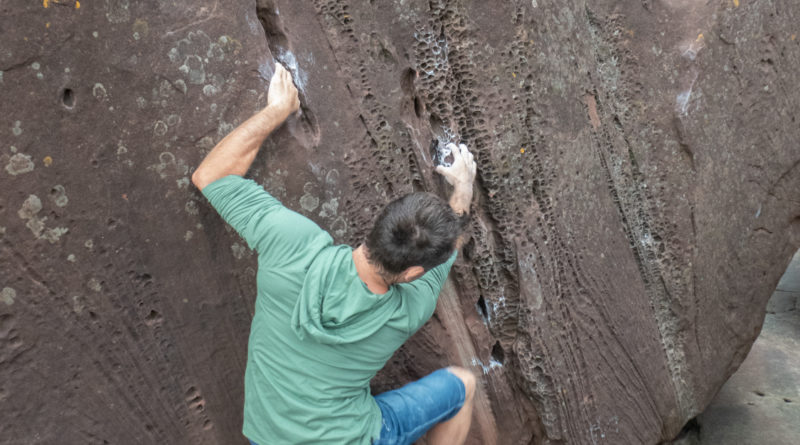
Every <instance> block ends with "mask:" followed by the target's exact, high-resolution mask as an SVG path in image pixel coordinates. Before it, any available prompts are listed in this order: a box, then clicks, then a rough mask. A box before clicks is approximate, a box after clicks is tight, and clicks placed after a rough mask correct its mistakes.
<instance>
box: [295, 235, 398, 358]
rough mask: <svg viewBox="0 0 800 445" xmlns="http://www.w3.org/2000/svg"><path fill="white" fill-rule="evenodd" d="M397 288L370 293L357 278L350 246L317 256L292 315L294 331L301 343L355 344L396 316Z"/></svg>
mask: <svg viewBox="0 0 800 445" xmlns="http://www.w3.org/2000/svg"><path fill="white" fill-rule="evenodd" d="M393 297H394V287H390V288H389V291H388V292H387V293H385V294H382V295H379V294H374V293H372V292H370V290H369V289H368V288H367V286H366V285H365V284H364V282H362V281H361V279H360V278H359V277H358V273H357V272H356V268H355V264H353V250H352V249H351V248H350V247H349V246H332V247H329V248H327V249H324V250H323V251H321V252H320V253H319V255H317V257H316V258H315V259H314V261H313V262H312V263H311V266H310V267H309V270H308V273H306V276H305V280H304V282H303V287H302V289H301V290H300V295H299V296H298V298H297V303H296V304H295V306H294V310H293V311H292V321H291V323H292V329H293V330H294V332H295V333H296V334H297V336H298V337H299V338H300V339H301V340H305V339H306V338H308V337H311V338H313V339H314V340H316V341H318V342H320V343H325V344H344V343H354V342H357V341H360V340H363V339H365V338H367V337H369V336H371V335H373V334H374V333H375V332H377V331H378V330H379V329H380V328H381V327H383V326H384V325H385V324H386V323H387V322H388V321H389V319H391V318H392V316H393V315H394V313H395V310H396V309H397V304H398V302H397V301H396V298H393Z"/></svg>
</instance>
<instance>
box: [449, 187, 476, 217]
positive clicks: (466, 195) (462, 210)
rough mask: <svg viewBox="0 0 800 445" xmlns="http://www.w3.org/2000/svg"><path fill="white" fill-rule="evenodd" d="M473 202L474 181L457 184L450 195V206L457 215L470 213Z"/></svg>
mask: <svg viewBox="0 0 800 445" xmlns="http://www.w3.org/2000/svg"><path fill="white" fill-rule="evenodd" d="M471 204H472V183H471V182H470V183H468V184H467V183H462V184H456V185H455V187H454V188H453V194H452V195H450V208H451V209H453V212H455V214H456V215H459V216H461V215H469V208H470V205H471Z"/></svg>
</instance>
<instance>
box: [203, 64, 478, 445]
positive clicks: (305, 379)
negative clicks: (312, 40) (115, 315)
mask: <svg viewBox="0 0 800 445" xmlns="http://www.w3.org/2000/svg"><path fill="white" fill-rule="evenodd" d="M299 106H300V100H299V97H298V92H297V88H296V87H295V85H294V83H293V81H292V77H291V74H290V73H289V72H288V71H287V70H286V69H285V68H284V67H283V66H281V65H280V64H276V68H275V74H274V75H273V76H272V79H271V80H270V85H269V90H268V92H267V106H266V108H264V109H262V110H261V111H259V112H258V113H256V114H255V115H254V116H252V117H251V118H249V119H248V120H247V121H245V122H244V123H243V124H241V125H240V126H239V127H237V128H236V129H235V130H233V131H232V132H231V133H230V134H228V135H227V136H226V137H225V138H223V139H222V140H221V141H220V142H219V143H218V144H217V145H216V146H215V147H214V149H213V150H212V151H211V152H210V153H209V154H208V156H206V158H205V159H204V160H203V162H202V163H201V164H200V165H199V166H198V167H197V170H196V171H195V172H194V174H193V175H192V182H193V183H194V184H195V185H196V186H197V188H198V189H200V190H201V191H202V193H203V195H205V196H206V198H207V199H208V200H209V202H210V203H211V205H212V206H213V207H214V208H215V209H216V210H217V211H218V212H219V214H220V215H221V216H222V218H223V219H224V220H225V221H226V222H228V224H230V225H231V226H232V227H233V228H234V229H235V230H236V231H237V232H238V233H239V234H240V235H241V236H242V237H243V238H244V239H245V240H246V241H247V243H248V245H249V246H250V247H251V248H252V249H254V250H255V251H256V252H257V253H258V275H257V281H258V283H257V287H258V296H257V299H256V308H255V315H254V317H253V322H252V325H251V328H250V339H249V342H248V346H247V368H246V371H245V377H244V388H245V391H244V392H245V400H244V426H243V434H244V435H245V437H247V438H248V439H249V440H250V442H251V444H258V445H271V444H321V443H325V444H410V443H413V442H414V441H416V440H417V439H418V438H420V437H421V436H422V435H423V434H425V433H426V432H428V436H427V440H428V443H429V444H431V445H436V444H447V445H452V444H461V443H463V442H464V440H465V439H466V436H467V433H468V431H469V427H470V421H471V417H472V404H473V401H472V400H473V396H474V392H475V377H474V376H473V374H472V373H471V372H470V371H468V370H466V369H464V368H459V367H449V368H444V369H440V370H438V371H434V372H433V373H431V374H429V375H428V376H426V377H423V378H421V379H420V380H417V381H414V382H411V383H409V384H407V385H405V386H403V387H402V388H399V389H396V390H392V391H388V392H385V393H383V394H379V395H377V396H374V397H373V396H372V395H371V394H370V388H369V382H370V379H372V377H374V376H375V374H376V373H377V372H378V371H379V370H380V369H381V368H382V367H383V366H384V364H385V363H386V362H387V361H388V360H389V358H391V356H392V355H393V353H394V352H395V350H397V348H399V347H400V346H401V345H402V344H403V343H404V342H405V341H406V340H407V339H408V338H409V337H410V336H411V335H412V334H414V332H416V331H417V330H418V329H419V328H420V327H422V325H423V324H424V323H425V322H426V321H427V320H428V318H430V317H431V315H432V314H433V311H434V309H435V306H436V301H437V299H438V295H439V291H440V289H441V287H442V285H443V284H444V281H445V279H446V278H447V275H448V273H449V271H450V267H451V266H452V264H453V262H454V261H455V259H456V255H457V252H458V247H459V246H460V240H461V236H460V235H461V231H462V227H463V222H464V220H465V219H466V218H467V214H468V212H469V208H470V203H471V201H472V187H473V181H474V179H475V169H476V165H475V162H474V160H473V156H472V154H471V153H470V152H469V150H468V149H467V147H465V146H464V145H461V146H459V147H457V146H455V145H451V146H450V148H451V149H452V150H453V158H454V160H453V162H452V164H451V165H450V166H438V167H437V168H436V171H437V172H438V173H440V174H441V175H442V176H444V178H445V179H446V180H447V181H448V182H449V183H450V184H451V185H452V186H453V193H452V195H451V197H450V200H449V203H446V202H445V201H444V200H442V199H441V198H439V197H437V196H436V195H433V194H431V193H413V194H410V195H407V196H404V197H402V198H399V199H397V200H395V201H392V202H391V203H389V204H388V205H387V206H386V208H385V209H384V210H383V211H382V212H381V213H380V215H379V216H378V218H377V220H376V222H375V225H374V227H373V228H372V230H371V232H370V233H369V236H368V237H367V239H366V241H365V242H364V243H363V244H361V245H360V246H359V247H358V248H356V249H352V248H351V247H350V246H347V245H334V244H333V239H332V238H331V236H330V235H329V234H328V233H327V232H325V231H324V230H322V229H321V228H320V227H318V226H317V225H316V224H315V223H313V222H312V221H311V220H309V219H308V218H306V217H304V216H301V215H300V214H298V213H295V212H293V211H291V210H289V209H287V208H286V207H284V206H283V205H281V203H280V202H279V201H278V200H277V199H275V198H274V197H272V196H271V195H270V194H269V193H267V192H266V191H265V190H264V188H263V187H261V186H259V185H258V184H256V183H255V182H254V181H252V180H249V179H244V178H243V176H244V175H245V173H247V171H248V169H249V168H250V165H251V164H252V163H253V160H254V159H255V157H256V153H257V152H258V150H259V148H260V146H261V144H262V142H263V141H264V139H266V137H267V136H268V135H269V134H270V133H271V132H272V131H273V130H274V129H275V128H277V127H278V126H280V125H281V124H282V123H283V122H284V121H285V120H286V119H287V118H288V117H289V116H290V115H292V114H293V113H295V112H296V111H297V110H298V108H299Z"/></svg>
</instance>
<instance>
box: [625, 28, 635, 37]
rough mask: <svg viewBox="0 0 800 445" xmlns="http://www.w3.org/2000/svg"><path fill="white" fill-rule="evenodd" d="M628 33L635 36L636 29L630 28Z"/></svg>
mask: <svg viewBox="0 0 800 445" xmlns="http://www.w3.org/2000/svg"><path fill="white" fill-rule="evenodd" d="M627 33H628V35H629V36H631V37H633V36H634V35H635V34H636V31H634V30H632V29H629V30H628V31H627Z"/></svg>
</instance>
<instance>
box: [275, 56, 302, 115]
mask: <svg viewBox="0 0 800 445" xmlns="http://www.w3.org/2000/svg"><path fill="white" fill-rule="evenodd" d="M267 107H270V108H274V109H276V110H280V111H283V112H285V113H286V116H289V115H290V114H292V113H294V112H295V111H297V110H298V109H299V108H300V98H299V97H298V95H297V87H295V86H294V82H293V81H292V74H291V73H290V72H289V71H287V70H286V68H284V67H283V65H281V64H280V63H277V62H276V63H275V74H273V75H272V79H271V80H270V81H269V91H267Z"/></svg>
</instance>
